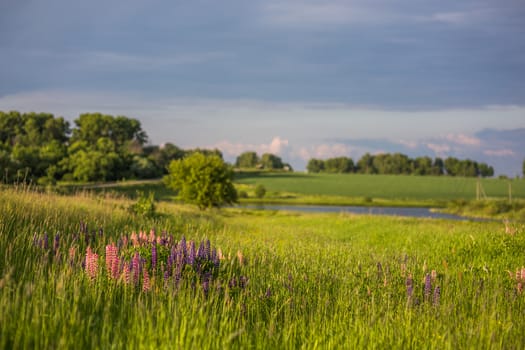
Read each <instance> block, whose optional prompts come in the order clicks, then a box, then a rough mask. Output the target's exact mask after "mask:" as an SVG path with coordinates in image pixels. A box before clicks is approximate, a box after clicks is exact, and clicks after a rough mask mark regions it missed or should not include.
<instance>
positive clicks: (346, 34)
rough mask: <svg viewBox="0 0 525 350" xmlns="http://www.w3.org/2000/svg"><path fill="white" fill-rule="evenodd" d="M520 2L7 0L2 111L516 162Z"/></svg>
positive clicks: (295, 143) (524, 48)
mask: <svg viewBox="0 0 525 350" xmlns="http://www.w3.org/2000/svg"><path fill="white" fill-rule="evenodd" d="M524 37H525V5H524V4H523V1H521V0H500V1H487V0H485V1H484V0H476V1H470V0H467V1H450V0H444V1H440V2H428V1H418V0H399V1H393V0H358V1H329V0H327V1H307V0H296V1H275V0H265V1H257V0H254V1H242V0H238V1H220V2H219V1H199V0H194V1H191V2H190V1H155V0H153V1H138V0H126V1H111V2H108V1H99V0H92V1H89V2H75V1H67V0H47V1H30V0H23V1H4V2H2V3H0V81H1V82H2V83H1V84H0V110H11V109H15V110H20V111H46V112H52V113H54V114H55V115H59V116H64V117H66V118H67V119H69V120H74V119H75V118H76V117H78V115H79V114H80V113H83V112H91V111H99V112H103V113H108V114H114V115H126V116H129V117H133V118H137V119H139V120H140V121H141V122H142V125H143V128H144V129H145V130H146V132H147V133H148V135H149V136H150V141H151V142H152V143H154V144H161V143H164V142H172V143H175V144H177V145H179V146H181V147H219V148H220V149H221V150H222V151H223V152H224V154H225V158H226V159H228V160H233V159H234V158H235V156H236V155H238V154H239V153H240V152H242V151H246V150H255V151H258V152H260V153H262V152H273V153H277V154H279V155H281V156H282V157H283V159H284V160H285V161H288V162H290V163H292V165H293V166H294V167H295V168H298V169H301V168H304V164H305V162H306V161H307V160H308V159H309V158H311V157H320V158H326V157H332V156H340V155H346V156H350V157H352V158H354V159H357V158H359V157H360V156H361V155H362V154H363V153H364V152H371V153H378V152H403V153H406V154H408V155H410V156H418V155H429V156H442V157H446V156H457V157H461V158H467V157H470V158H473V159H476V160H479V161H485V162H488V163H489V164H491V165H494V166H495V167H496V171H497V173H505V174H508V175H511V176H514V175H516V174H518V173H521V164H522V161H523V159H524V158H525V141H524V140H525V41H524V40H523V38H524Z"/></svg>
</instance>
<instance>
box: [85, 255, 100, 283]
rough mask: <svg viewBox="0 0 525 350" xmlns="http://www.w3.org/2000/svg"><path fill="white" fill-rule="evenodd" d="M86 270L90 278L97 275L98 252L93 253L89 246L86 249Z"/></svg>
mask: <svg viewBox="0 0 525 350" xmlns="http://www.w3.org/2000/svg"><path fill="white" fill-rule="evenodd" d="M86 272H87V274H88V276H89V277H90V278H91V279H95V278H96V277H97V272H98V254H96V253H94V252H93V251H92V250H91V248H90V247H88V248H87V251H86Z"/></svg>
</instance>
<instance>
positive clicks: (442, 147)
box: [426, 143, 451, 157]
mask: <svg viewBox="0 0 525 350" xmlns="http://www.w3.org/2000/svg"><path fill="white" fill-rule="evenodd" d="M426 146H427V147H428V148H429V149H430V150H432V151H434V153H435V154H436V155H438V156H440V157H442V156H444V155H446V153H448V152H450V150H451V148H450V146H449V145H447V144H438V143H427V144H426Z"/></svg>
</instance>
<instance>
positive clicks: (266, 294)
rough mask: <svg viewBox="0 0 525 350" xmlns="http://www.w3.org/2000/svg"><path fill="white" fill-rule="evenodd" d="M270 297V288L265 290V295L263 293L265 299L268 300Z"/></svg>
mask: <svg viewBox="0 0 525 350" xmlns="http://www.w3.org/2000/svg"><path fill="white" fill-rule="evenodd" d="M271 296H272V289H271V288H270V287H268V288H266V293H264V297H265V298H270V297H271Z"/></svg>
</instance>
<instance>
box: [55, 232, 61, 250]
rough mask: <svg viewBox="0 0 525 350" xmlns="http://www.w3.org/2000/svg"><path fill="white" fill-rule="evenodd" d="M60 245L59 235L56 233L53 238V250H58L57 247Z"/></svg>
mask: <svg viewBox="0 0 525 350" xmlns="http://www.w3.org/2000/svg"><path fill="white" fill-rule="evenodd" d="M59 246H60V235H59V234H58V233H57V234H56V235H55V239H54V240H53V251H55V253H56V252H58V248H59Z"/></svg>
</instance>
